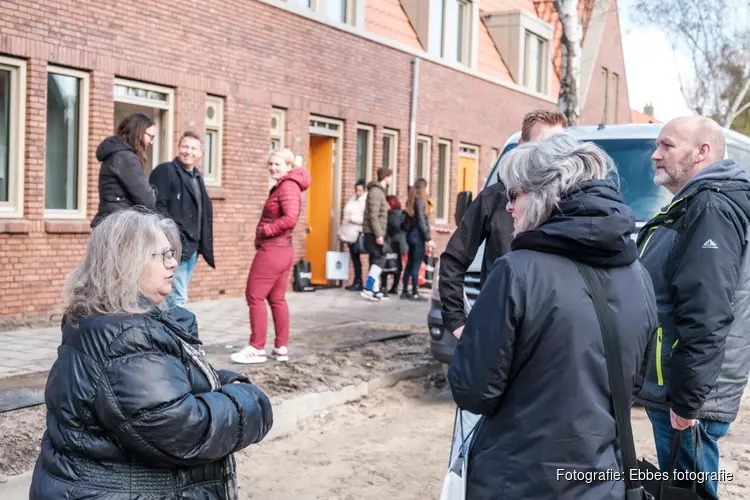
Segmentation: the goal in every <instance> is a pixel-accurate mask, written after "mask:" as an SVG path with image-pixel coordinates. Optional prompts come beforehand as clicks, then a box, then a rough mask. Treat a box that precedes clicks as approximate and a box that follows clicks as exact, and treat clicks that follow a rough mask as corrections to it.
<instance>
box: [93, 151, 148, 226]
mask: <svg viewBox="0 0 750 500" xmlns="http://www.w3.org/2000/svg"><path fill="white" fill-rule="evenodd" d="M96 159H97V160H99V161H100V162H102V165H101V168H100V169H99V209H98V210H97V212H96V215H95V216H94V218H93V219H92V221H91V227H96V226H97V225H98V224H99V223H100V222H101V221H102V219H103V218H104V217H106V216H108V215H109V214H111V213H113V212H116V211H118V210H123V209H125V208H130V207H133V206H138V205H140V206H144V207H148V208H154V205H155V203H156V193H155V192H154V188H153V187H152V186H150V185H149V182H148V176H147V175H146V171H145V170H143V164H142V163H141V160H140V158H138V155H136V154H135V151H133V148H131V147H130V146H129V145H128V143H126V142H125V141H124V140H122V139H121V138H120V137H117V136H112V137H107V138H106V139H104V140H103V141H102V142H101V143H100V144H99V147H97V148H96Z"/></svg>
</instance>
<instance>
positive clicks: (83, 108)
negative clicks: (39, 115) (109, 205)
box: [44, 66, 90, 220]
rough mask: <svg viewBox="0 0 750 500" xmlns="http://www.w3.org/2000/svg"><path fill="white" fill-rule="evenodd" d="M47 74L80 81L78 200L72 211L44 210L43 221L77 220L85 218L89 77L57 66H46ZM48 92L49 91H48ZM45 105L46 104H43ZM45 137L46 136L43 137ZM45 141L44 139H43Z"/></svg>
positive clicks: (84, 73)
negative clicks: (70, 77)
mask: <svg viewBox="0 0 750 500" xmlns="http://www.w3.org/2000/svg"><path fill="white" fill-rule="evenodd" d="M47 73H52V74H55V75H64V76H72V77H74V78H77V79H79V80H80V84H79V89H80V99H79V102H78V106H79V110H78V116H79V122H78V179H76V182H77V183H78V199H77V200H76V204H77V206H78V208H77V209H74V210H59V209H46V208H45V209H44V218H45V219H54V220H78V219H85V218H86V202H87V194H88V158H89V152H88V139H89V95H90V83H89V81H90V77H89V74H88V73H87V72H85V71H77V70H73V69H68V68H61V67H58V66H48V67H47ZM48 91H49V90H48ZM48 98H49V96H48ZM45 104H46V103H45ZM45 137H46V136H45ZM45 141H46V138H45ZM44 171H45V175H46V173H47V164H46V159H45V165H44ZM44 196H45V199H44V204H45V205H46V204H47V193H46V192H45V193H44Z"/></svg>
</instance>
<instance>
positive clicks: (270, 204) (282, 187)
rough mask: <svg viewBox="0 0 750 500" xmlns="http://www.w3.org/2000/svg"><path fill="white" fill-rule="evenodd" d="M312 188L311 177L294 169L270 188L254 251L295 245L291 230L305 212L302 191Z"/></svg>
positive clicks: (301, 170)
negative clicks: (267, 247) (303, 211)
mask: <svg viewBox="0 0 750 500" xmlns="http://www.w3.org/2000/svg"><path fill="white" fill-rule="evenodd" d="M309 186H310V174H308V173H307V171H306V170H304V169H302V168H293V169H292V170H291V171H290V172H289V173H288V174H286V175H285V176H284V177H282V178H281V179H279V181H278V182H277V183H276V185H275V186H274V187H273V188H272V189H271V193H270V194H269V195H268V199H267V200H266V203H265V205H263V213H262V214H261V216H260V222H258V227H257V229H256V230H255V248H256V249H257V248H260V247H262V246H292V231H294V226H296V225H297V220H298V219H299V214H300V212H301V211H302V191H304V190H306V189H307V188H308V187H309Z"/></svg>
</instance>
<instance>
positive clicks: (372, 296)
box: [359, 288, 383, 302]
mask: <svg viewBox="0 0 750 500" xmlns="http://www.w3.org/2000/svg"><path fill="white" fill-rule="evenodd" d="M359 294H360V295H361V296H362V297H364V298H366V299H367V300H372V301H373V302H378V301H379V300H380V299H381V297H382V296H383V294H382V293H380V292H373V291H372V290H368V289H367V288H365V289H364V290H362V291H361V292H359Z"/></svg>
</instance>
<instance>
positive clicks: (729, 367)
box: [638, 160, 750, 422]
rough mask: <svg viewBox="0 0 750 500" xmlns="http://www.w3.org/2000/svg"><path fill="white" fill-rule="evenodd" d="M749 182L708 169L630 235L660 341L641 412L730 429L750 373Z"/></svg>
mask: <svg viewBox="0 0 750 500" xmlns="http://www.w3.org/2000/svg"><path fill="white" fill-rule="evenodd" d="M749 225H750V178H748V175H747V171H746V170H745V168H744V167H743V166H741V165H738V164H736V163H735V162H734V161H732V160H723V161H720V162H717V163H714V164H713V165H710V166H708V167H706V168H705V169H704V170H703V171H702V172H700V173H699V174H698V175H696V176H695V177H693V179H691V180H690V181H689V182H688V183H687V184H686V185H685V187H684V188H683V189H682V190H681V191H680V192H679V193H677V195H676V196H675V197H674V199H673V201H672V203H671V204H670V205H669V206H668V207H667V208H665V209H664V210H663V211H662V212H660V213H658V214H657V215H656V216H655V217H654V218H653V219H652V220H651V221H650V222H649V223H648V224H646V225H645V226H644V227H643V228H642V229H641V231H640V233H639V235H638V247H639V254H640V259H641V262H642V263H643V265H644V266H645V267H646V269H647V270H648V271H649V273H650V275H651V279H652V280H653V283H654V290H655V292H656V301H657V306H658V310H659V326H660V328H659V331H658V334H657V338H656V342H655V343H654V346H653V348H652V351H651V355H650V358H651V363H650V365H649V371H648V376H647V378H646V383H645V384H644V386H643V390H642V392H641V394H640V395H639V402H640V403H642V404H643V405H644V406H646V407H650V408H654V409H660V410H664V411H668V410H669V409H670V408H672V409H673V410H674V411H675V413H677V414H678V415H679V416H681V417H683V418H702V419H709V420H718V421H721V422H732V421H733V420H734V419H735V417H736V416H737V412H738V410H739V406H740V399H741V398H742V393H743V391H744V389H745V386H746V385H747V379H748V371H749V370H750V276H749V271H750V260H749V259H750V252H747V251H746V248H747V244H746V239H747V235H748V226H749Z"/></svg>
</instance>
